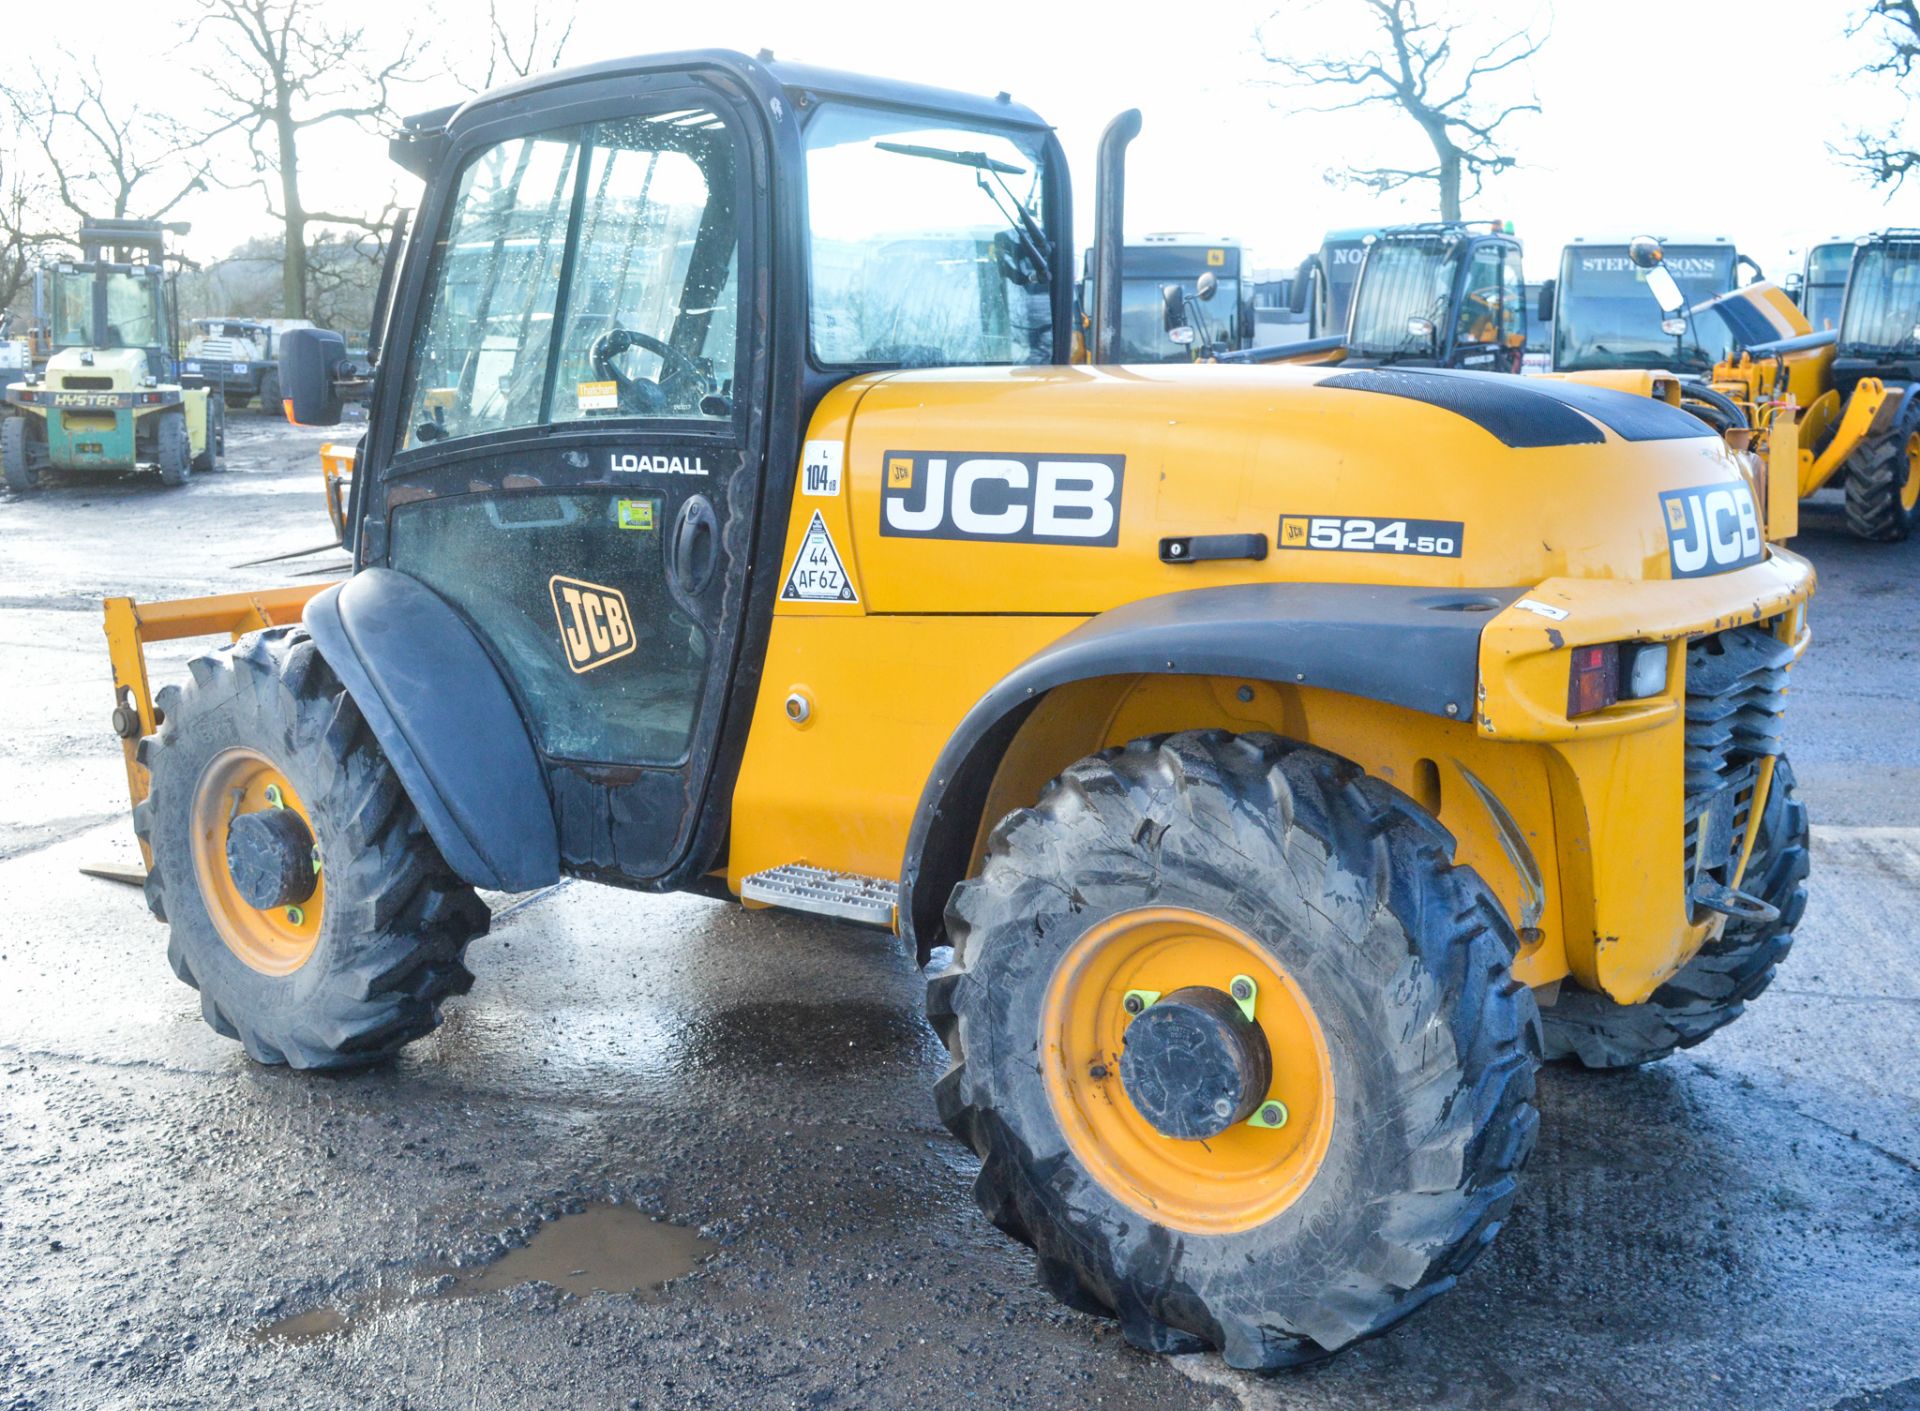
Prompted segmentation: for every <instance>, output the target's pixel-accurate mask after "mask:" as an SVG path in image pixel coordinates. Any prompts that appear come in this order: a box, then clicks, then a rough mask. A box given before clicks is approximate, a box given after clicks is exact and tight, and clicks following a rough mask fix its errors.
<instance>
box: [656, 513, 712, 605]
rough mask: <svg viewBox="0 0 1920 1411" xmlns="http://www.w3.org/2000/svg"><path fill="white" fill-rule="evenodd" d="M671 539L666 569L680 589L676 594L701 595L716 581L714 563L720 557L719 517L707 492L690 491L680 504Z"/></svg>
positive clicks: (687, 597) (683, 595)
mask: <svg viewBox="0 0 1920 1411" xmlns="http://www.w3.org/2000/svg"><path fill="white" fill-rule="evenodd" d="M668 543H669V545H670V546H671V547H670V549H669V554H670V561H669V562H668V564H667V571H668V572H669V573H671V574H672V575H673V584H674V587H675V589H677V590H678V591H677V592H676V595H675V596H678V597H682V598H683V599H696V598H698V597H699V596H700V595H701V594H702V593H704V592H705V591H706V590H707V584H709V583H711V582H712V581H713V569H714V565H715V564H716V563H717V562H718V561H719V558H720V520H719V517H718V516H717V515H715V514H714V512H713V505H712V503H711V502H709V501H708V499H707V497H706V496H705V495H691V496H689V497H688V498H687V500H686V502H685V503H684V504H682V505H681V506H680V513H679V514H678V515H677V516H675V518H674V523H673V536H672V538H671V539H669V540H668Z"/></svg>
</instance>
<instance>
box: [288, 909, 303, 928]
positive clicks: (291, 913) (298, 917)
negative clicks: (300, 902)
mask: <svg viewBox="0 0 1920 1411" xmlns="http://www.w3.org/2000/svg"><path fill="white" fill-rule="evenodd" d="M306 919H307V913H306V912H304V911H302V910H301V909H300V908H299V907H297V906H290V907H288V908H287V920H288V921H290V922H292V923H293V924H294V925H295V926H298V925H299V924H300V923H301V922H303V921H305V920H306Z"/></svg>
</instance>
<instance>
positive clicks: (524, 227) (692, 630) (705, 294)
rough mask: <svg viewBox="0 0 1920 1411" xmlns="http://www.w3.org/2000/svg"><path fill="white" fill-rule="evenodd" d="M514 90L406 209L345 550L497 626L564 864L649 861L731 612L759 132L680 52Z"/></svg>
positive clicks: (495, 637)
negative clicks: (660, 64) (355, 513)
mask: <svg viewBox="0 0 1920 1411" xmlns="http://www.w3.org/2000/svg"><path fill="white" fill-rule="evenodd" d="M509 111H517V112H518V113H519V114H520V116H516V117H512V118H509V119H506V120H495V121H492V122H490V123H488V124H487V125H486V126H484V127H480V128H478V129H474V130H468V131H464V132H463V131H461V130H459V128H458V127H457V126H456V128H455V130H454V132H453V133H452V134H451V135H450V143H451V147H450V150H449V153H448V155H447V157H446V158H445V159H444V161H445V167H444V168H443V169H444V170H448V171H449V176H448V177H447V178H446V179H443V180H441V181H438V182H436V183H435V187H434V190H435V196H434V203H435V204H433V205H432V206H430V208H429V209H426V210H424V211H423V213H422V219H421V222H420V225H419V227H418V234H417V235H416V237H415V241H414V243H415V245H416V247H417V250H416V253H415V254H414V255H410V258H409V265H408V274H407V282H406V285H405V288H404V292H403V294H402V298H401V302H400V304H399V305H398V306H397V309H396V316H395V318H394V320H393V323H392V329H393V333H392V335H391V337H390V347H389V349H388V353H387V364H388V367H389V368H390V369H397V368H398V367H399V366H401V365H402V355H403V349H402V341H403V339H405V340H408V341H410V346H408V347H406V348H405V349H404V369H405V372H404V376H403V377H395V376H392V375H390V374H389V373H387V372H383V374H382V379H381V387H380V397H381V398H382V400H381V401H380V402H379V403H378V404H377V405H376V407H375V411H374V430H373V435H372V437H371V438H370V439H371V440H372V441H373V444H372V445H371V446H370V453H369V461H370V464H371V465H375V466H378V467H379V468H380V469H379V471H378V473H377V483H376V484H375V485H373V486H371V487H369V489H368V493H369V494H370V495H371V496H372V498H371V499H370V500H369V503H368V508H367V511H366V519H365V521H364V527H363V530H362V535H361V541H360V561H361V562H362V563H363V564H364V563H369V562H373V563H378V562H385V563H386V564H387V565H388V566H390V567H392V568H394V569H397V570H399V571H401V572H404V573H407V574H410V575H412V576H413V577H415V578H417V579H419V580H420V581H422V582H423V583H425V584H426V585H427V586H428V587H430V588H432V589H433V590H435V591H436V592H437V593H439V594H440V595H441V596H442V597H444V598H445V599H446V600H447V601H449V602H450V603H452V604H453V606H454V607H455V608H456V609H458V610H459V611H460V612H461V613H462V614H463V615H464V616H465V617H466V618H467V619H468V621H469V622H470V623H471V624H472V625H473V627H474V628H475V630H476V632H477V634H478V635H479V637H480V639H481V640H482V641H483V642H484V643H485V644H486V645H487V647H488V649H489V651H490V652H491V654H492V655H493V657H494V659H495V661H496V663H497V664H498V666H499V667H500V670H501V673H502V675H503V677H504V678H505V680H506V681H507V684H508V686H509V689H510V690H511V691H512V692H513V694H514V696H515V698H516V700H517V702H518V704H519V706H520V709H521V711H522V713H523V714H524V716H525V718H526V720H527V722H528V725H529V727H530V733H531V734H532V736H533V739H534V743H535V746H536V748H537V750H538V751H539V753H540V755H541V758H542V761H543V763H544V765H545V768H546V772H547V777H548V780H549V783H550V785H551V791H552V796H553V805H554V812H555V818H556V822H557V824H558V828H559V835H560V845H561V857H562V862H563V865H564V867H565V868H566V870H568V871H570V872H573V873H575V874H579V875H589V876H597V877H601V878H604V879H606V880H611V881H625V882H629V883H634V884H642V885H644V884H646V883H649V882H659V881H661V880H662V879H667V878H669V877H670V874H673V873H674V870H675V868H676V867H677V866H680V865H681V864H682V863H683V862H684V861H685V860H686V858H687V854H688V850H689V841H690V839H691V838H692V836H693V835H694V831H695V827H696V824H697V823H698V821H699V816H700V814H701V810H702V809H703V807H704V806H705V799H706V794H707V790H708V785H709V782H710V779H711V776H712V773H713V766H714V759H715V754H716V742H717V740H718V739H719V738H720V735H721V731H722V726H723V723H724V717H725V715H726V711H727V708H728V704H729V696H730V685H731V680H730V678H731V673H732V670H733V664H734V661H735V656H736V650H737V647H738V645H739V642H740V637H741V627H742V617H743V613H744V610H745V606H746V597H747V584H748V561H747V560H748V554H749V546H750V545H751V543H752V534H751V529H752V526H753V524H754V522H755V519H756V516H757V513H758V503H757V502H758V496H759V494H760V488H761V485H762V470H763V468H764V460H765V449H766V448H765V422H766V417H765V416H764V415H763V414H762V413H763V411H764V403H765V397H766V387H767V381H768V366H767V354H766V352H765V349H764V347H763V346H762V345H763V344H764V341H765V340H758V342H756V340H754V339H752V338H749V337H745V336H743V332H742V330H743V327H744V326H745V322H746V320H747V318H748V316H749V314H750V313H751V312H752V311H751V310H750V309H749V308H747V307H746V304H747V303H748V302H749V301H747V300H743V298H742V295H741V291H742V289H743V287H744V288H748V289H751V288H753V287H755V280H754V277H753V271H754V270H755V269H756V267H757V264H756V262H757V261H759V260H760V259H761V252H762V251H763V250H764V249H765V248H766V245H767V234H766V232H767V227H768V222H767V218H766V213H765V212H764V211H763V210H760V209H758V208H757V207H756V205H755V203H754V199H753V194H752V193H754V192H755V191H762V192H764V191H765V190H766V189H767V177H766V174H765V172H764V171H759V172H756V170H755V168H756V166H757V165H761V164H763V163H764V162H765V156H764V147H763V145H762V144H761V143H759V142H758V141H756V140H755V139H754V130H753V128H752V124H754V123H755V122H756V121H757V117H756V115H755V114H754V113H753V112H752V111H751V110H750V109H746V108H744V107H740V106H737V105H735V104H734V103H732V101H731V100H729V99H728V98H727V97H726V96H724V95H723V94H722V93H721V92H720V91H718V90H717V89H715V88H712V87H709V86H708V85H706V84H704V83H701V82H699V81H698V80H697V79H694V78H691V77H690V76H689V75H687V74H685V73H681V74H676V75H672V76H670V77H669V76H662V77H660V78H657V79H649V78H646V77H640V78H633V77H628V78H626V79H624V80H623V81H622V82H621V83H620V84H619V85H618V86H617V89H616V88H615V86H614V85H611V84H605V83H601V84H597V85H596V84H581V85H575V86H573V87H571V88H563V89H561V90H558V92H557V94H555V95H552V96H550V97H549V98H547V99H546V100H545V101H543V102H542V103H541V104H540V105H539V110H538V111H537V112H531V113H529V112H526V110H525V105H521V106H520V107H518V108H517V109H510V110H509ZM429 233H430V242H431V243H427V239H428V237H429ZM403 330H407V331H410V332H403ZM446 689H448V690H450V691H457V690H459V689H460V683H459V682H448V683H446Z"/></svg>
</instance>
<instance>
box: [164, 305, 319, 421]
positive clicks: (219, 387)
mask: <svg viewBox="0 0 1920 1411" xmlns="http://www.w3.org/2000/svg"><path fill="white" fill-rule="evenodd" d="M312 327H313V324H312V322H311V321H310V320H308V319H304V318H301V319H286V318H274V319H255V318H197V319H195V320H194V321H193V324H192V328H193V337H192V339H191V340H190V341H189V342H188V343H187V347H186V351H185V352H184V353H183V354H182V355H181V360H180V371H181V373H182V374H183V375H185V376H187V377H197V378H199V379H200V380H202V381H204V382H206V383H207V384H208V385H210V386H211V387H212V388H213V390H214V391H215V392H217V393H219V395H220V397H221V400H223V401H224V402H225V403H226V404H227V407H228V408H229V409H230V410H233V411H238V410H240V409H241V408H242V407H244V406H246V405H247V403H249V402H251V401H252V400H253V399H254V398H255V397H258V398H259V399H260V410H261V411H263V412H268V413H270V414H271V415H274V416H279V415H280V414H281V408H280V401H281V398H280V335H281V334H283V333H285V332H286V331H287V330H288V329H290V328H312Z"/></svg>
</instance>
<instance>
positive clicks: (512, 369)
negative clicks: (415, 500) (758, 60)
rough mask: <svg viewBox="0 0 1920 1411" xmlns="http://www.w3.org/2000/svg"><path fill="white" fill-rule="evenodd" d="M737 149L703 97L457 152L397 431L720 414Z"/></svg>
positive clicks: (730, 315)
mask: <svg viewBox="0 0 1920 1411" xmlns="http://www.w3.org/2000/svg"><path fill="white" fill-rule="evenodd" d="M736 160H737V156H736V151H735V143H734V139H733V136H732V133H731V130H730V129H729V128H728V127H727V125H726V124H725V123H724V122H722V120H721V119H720V118H719V117H718V116H717V115H715V114H714V113H712V112H710V111H706V110H704V109H698V110H677V111H673V112H666V113H659V114H649V115H645V116H639V117H628V118H622V119H620V120H619V121H614V122H603V123H596V124H593V125H590V126H587V127H585V128H578V129H567V130H564V131H560V132H554V133H546V134H541V135H539V136H534V137H525V138H515V139H512V140H510V141H507V142H503V143H501V144H500V145H499V146H497V147H493V148H490V149H488V150H486V151H484V152H482V153H481V154H480V155H479V156H477V157H475V158H474V159H473V160H472V161H471V162H469V163H468V165H467V167H466V170H465V171H464V172H463V173H462V174H461V178H460V185H459V188H458V191H457V193H456V196H455V198H454V201H453V211H452V215H451V218H450V219H449V221H448V223H447V230H446V234H445V235H444V236H443V237H442V239H441V240H440V241H439V243H438V244H437V246H436V248H435V253H434V260H435V272H434V275H433V277H432V286H431V289H430V293H429V300H430V302H429V307H428V312H427V315H426V317H425V318H424V319H422V320H421V321H420V322H419V324H418V327H419V329H420V332H419V333H418V334H417V335H416V340H415V345H414V349H413V358H412V370H411V374H410V379H409V385H408V391H407V403H406V405H407V408H408V418H407V427H406V439H405V441H404V443H403V444H404V445H405V446H408V447H412V446H419V445H423V444H427V443H431V442H438V441H443V440H447V439H451V438H456V437H463V436H475V435H481V434H484V433H486V432H492V431H503V430H510V429H513V428H516V427H524V426H534V425H541V424H550V423H563V422H577V421H586V420H593V419H600V418H619V417H635V416H649V417H686V418H696V419H706V420H720V419H725V418H727V417H729V416H730V415H731V411H732V403H731V398H732V395H733V385H734V353H735V346H734V345H735V328H736V325H737V322H738V309H737V286H738V283H739V279H738V263H739V260H738V246H739V230H738V223H737V219H736V210H735V205H736V196H735V192H736V182H735V176H734V172H735V164H736ZM576 210H578V211H579V213H580V214H579V217H578V220H577V222H576V221H575V219H574V212H575V211H576ZM563 280H564V282H565V287H564V288H563V287H562V283H563ZM563 304H564V307H563ZM556 330H558V332H557V333H556Z"/></svg>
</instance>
